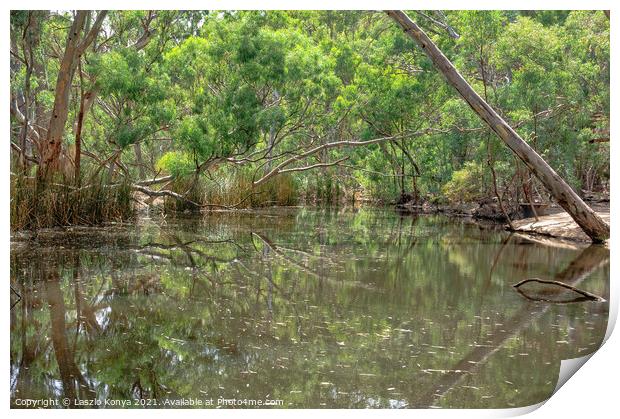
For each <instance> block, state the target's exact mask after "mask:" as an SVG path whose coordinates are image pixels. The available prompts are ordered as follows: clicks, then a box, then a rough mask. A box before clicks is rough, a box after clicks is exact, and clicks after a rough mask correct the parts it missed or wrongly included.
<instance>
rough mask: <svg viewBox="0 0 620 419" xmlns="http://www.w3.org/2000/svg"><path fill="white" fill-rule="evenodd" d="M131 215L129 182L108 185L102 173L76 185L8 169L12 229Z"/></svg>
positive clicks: (102, 221) (84, 223) (128, 216)
mask: <svg viewBox="0 0 620 419" xmlns="http://www.w3.org/2000/svg"><path fill="white" fill-rule="evenodd" d="M132 217H133V205H132V191H131V187H130V185H128V184H124V183H121V184H114V185H111V184H109V183H107V182H106V181H105V177H104V176H103V175H99V176H96V177H95V178H94V179H92V178H91V180H90V182H89V184H88V185H85V186H83V187H80V188H77V187H75V186H73V181H72V180H71V179H68V178H63V177H59V178H57V179H54V180H51V181H40V180H38V179H37V178H36V177H33V176H27V175H25V174H22V173H19V172H18V173H11V230H13V231H15V230H36V229H40V228H49V227H65V226H72V225H97V224H101V223H104V222H110V221H124V220H128V219H130V218H132Z"/></svg>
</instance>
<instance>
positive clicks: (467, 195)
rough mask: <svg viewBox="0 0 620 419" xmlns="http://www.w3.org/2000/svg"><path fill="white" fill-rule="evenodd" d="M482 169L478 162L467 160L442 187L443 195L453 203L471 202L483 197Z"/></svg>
mask: <svg viewBox="0 0 620 419" xmlns="http://www.w3.org/2000/svg"><path fill="white" fill-rule="evenodd" d="M483 176H484V169H483V167H482V166H481V165H480V164H477V163H475V162H471V161H469V162H467V163H465V165H464V166H463V168H462V169H459V170H456V171H454V172H453V173H452V179H450V181H448V182H447V183H446V184H445V185H444V186H443V187H442V188H441V191H442V193H443V195H444V196H445V197H446V199H448V201H450V202H453V203H461V202H472V201H476V200H477V199H479V198H481V197H483V188H484V185H483Z"/></svg>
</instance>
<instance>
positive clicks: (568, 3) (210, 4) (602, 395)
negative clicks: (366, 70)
mask: <svg viewBox="0 0 620 419" xmlns="http://www.w3.org/2000/svg"><path fill="white" fill-rule="evenodd" d="M617 4H619V3H618V2H613V1H611V0H608V1H604V0H589V1H587V2H583V1H576V0H547V1H544V2H542V1H540V0H537V1H533V0H515V1H512V2H501V1H497V0H493V1H491V0H476V1H468V2H463V1H454V0H426V1H408V2H404V1H392V0H383V1H381V2H379V1H376V0H374V1H368V0H357V1H337V0H331V1H324V0H320V1H308V0H297V1H295V2H290V1H284V0H264V1H261V2H251V1H242V0H227V1H224V0H212V1H204V2H203V1H188V0H176V1H174V2H165V1H161V0H151V1H144V0H135V1H131V2H128V1H127V0H122V1H119V0H108V1H102V0H90V1H84V0H82V1H78V0H70V1H69V0H64V1H63V0H61V1H54V2H49V1H48V2H46V1H35V0H22V1H19V2H14V3H13V4H11V5H9V4H7V3H6V2H5V3H4V4H3V6H4V13H3V16H2V17H3V19H2V20H1V25H2V28H3V33H2V34H3V36H2V37H0V45H1V48H0V51H4V53H5V54H6V55H5V57H8V51H9V10H10V9H11V8H13V9H73V8H77V9H80V8H81V9H197V8H205V9H314V10H316V9H345V10H376V9H408V10H411V9H429V8H431V9H444V10H460V9H487V10H488V9H520V10H524V9H529V10H536V9H538V10H540V9H565V10H567V9H592V10H603V9H608V10H611V27H612V32H611V33H612V35H611V43H612V48H611V51H612V57H611V69H612V75H611V76H612V78H611V92H612V94H611V109H612V111H611V119H612V121H611V135H612V137H614V138H616V136H615V134H617V133H618V128H617V127H618V122H619V116H618V115H619V113H618V111H617V108H618V95H619V90H618V88H619V87H620V86H619V84H618V77H617V74H616V73H617V72H616V73H615V72H614V70H615V69H617V68H618V45H617V44H618V42H617V40H615V39H614V37H617V33H618V30H617V29H616V28H617V27H618V24H619V22H620V18H619V17H618V14H620V6H616V5H617ZM5 59H6V58H5ZM1 71H2V75H3V82H2V83H0V89H1V92H2V97H3V99H4V100H3V102H2V104H3V107H4V109H5V111H4V113H3V115H4V118H2V122H1V124H2V128H1V130H2V131H0V132H4V133H8V130H9V118H8V114H9V101H8V97H9V80H10V76H9V66H8V65H6V62H5V65H4V66H2V70H1ZM4 138H5V140H4V144H5V145H4V147H5V149H4V150H5V151H4V152H2V153H0V167H1V168H2V174H1V175H0V179H1V180H0V190H1V193H2V195H1V196H3V197H4V198H5V200H3V202H4V204H3V205H0V214H1V215H0V216H1V219H2V224H1V227H0V234H1V235H2V238H3V239H4V240H3V241H2V247H3V248H2V250H1V251H0V258H1V259H0V266H2V267H3V269H4V276H5V278H7V279H8V277H9V245H10V236H9V205H8V202H9V171H8V168H9V145H8V136H5V137H4ZM618 141H620V140H618ZM618 150H619V148H618V146H617V145H616V142H615V141H612V142H611V195H612V196H614V197H615V196H617V195H618V188H617V186H616V185H617V183H616V182H617V181H618V176H617V172H618V170H617V164H618V152H619V151H618ZM616 212H617V211H616V206H615V204H614V203H613V201H612V204H611V218H612V223H611V231H612V233H611V236H612V238H615V237H618V234H619V233H618V231H617V230H618V228H616V223H615V218H616V217H615V216H616ZM617 254H618V251H617V250H616V248H615V247H614V246H613V245H612V246H611V261H612V263H611V270H610V272H611V281H612V284H611V297H610V301H611V306H610V325H609V328H608V333H607V337H609V334H610V332H611V330H612V329H613V325H614V324H615V322H616V318H617V313H618V297H619V293H618V286H617V283H618V280H617V278H616V274H617V273H618V270H617V268H616V263H614V262H613V261H614V260H615V256H617ZM5 286H6V285H5ZM3 301H4V303H3V308H2V311H1V312H2V313H3V315H2V317H1V320H0V330H2V331H3V332H4V336H5V339H4V345H3V346H2V359H4V362H5V364H4V365H5V368H6V370H5V371H7V373H6V374H5V375H4V378H3V379H0V398H1V400H2V404H3V406H4V409H6V410H9V405H10V391H9V380H8V377H9V374H8V368H9V362H8V359H9V338H8V336H9V327H10V326H9V315H8V313H9V305H10V302H9V292H8V287H7V289H6V291H5V294H4V300H3ZM619 354H620V338H618V333H616V334H613V335H611V337H609V340H608V341H607V342H606V343H605V344H604V345H603V347H602V348H601V349H600V350H599V351H598V352H597V353H595V354H594V356H593V357H592V359H590V360H589V361H588V362H587V366H586V367H585V368H582V369H581V370H579V371H578V372H577V373H576V376H575V378H572V379H570V380H568V382H567V383H566V384H565V385H564V386H563V387H562V388H561V389H560V390H559V391H558V392H557V393H556V394H555V395H554V396H553V397H552V398H551V399H550V400H549V401H547V402H546V403H544V404H543V406H542V407H541V408H540V409H537V410H535V411H534V412H533V413H531V414H530V416H531V417H533V418H543V417H549V416H550V415H553V416H554V417H562V418H572V417H579V418H582V419H583V418H587V417H597V416H598V417H610V416H611V412H614V413H616V407H617V406H618V401H617V400H618V394H617V388H616V385H617V382H616V377H617V374H618V371H619V368H618V365H619V364H620V361H619V359H618V358H619V357H620V355H619ZM537 407H538V406H537ZM534 408H535V407H532V408H530V409H527V408H526V409H507V410H473V409H470V410H401V411H392V410H380V411H363V410H362V411H360V410H320V411H318V410H244V411H241V412H240V411H236V410H218V411H213V410H209V411H204V410H195V411H190V410H165V411H134V410H132V411H129V410H116V411H114V412H110V411H95V410H90V411H89V412H88V415H93V416H100V415H106V416H109V415H110V414H113V415H115V416H116V415H120V416H126V417H128V416H129V415H131V417H145V418H146V417H149V418H152V417H153V416H160V415H165V416H166V417H177V416H178V417H180V416H184V417H187V416H192V417H201V418H204V417H205V415H209V416H211V415H216V416H218V417H222V418H226V417H233V416H234V417H236V416H238V415H239V413H241V414H243V415H248V416H252V417H257V416H258V417H263V416H264V417H269V418H270V419H273V418H275V417H285V416H289V415H291V414H294V415H295V416H296V417H300V418H312V419H315V416H316V415H317V414H320V415H329V416H331V415H343V414H349V415H355V416H356V417H362V418H363V417H366V416H373V417H374V416H376V415H377V414H380V415H381V416H382V417H396V416H398V417H403V416H405V415H406V416H408V417H411V416H416V417H442V418H443V417H450V418H454V417H459V418H461V417H464V418H484V417H503V416H515V415H519V414H523V413H527V411H531V410H532V409H534ZM9 413H10V414H11V415H13V416H18V417H23V416H24V415H25V416H26V417H28V416H30V415H32V414H37V413H36V412H33V411H19V410H11V411H10V412H9ZM83 413H84V412H81V411H77V410H72V411H65V410H63V411H52V410H46V411H45V415H46V416H47V415H49V416H52V417H57V416H58V417H60V416H63V417H66V416H74V415H80V416H81V415H83Z"/></svg>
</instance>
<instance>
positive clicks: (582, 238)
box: [396, 201, 611, 243]
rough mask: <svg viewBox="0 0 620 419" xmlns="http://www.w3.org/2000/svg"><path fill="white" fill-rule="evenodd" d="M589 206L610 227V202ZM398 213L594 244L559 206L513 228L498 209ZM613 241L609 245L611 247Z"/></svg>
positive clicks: (469, 206) (404, 207)
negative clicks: (467, 221)
mask: <svg viewBox="0 0 620 419" xmlns="http://www.w3.org/2000/svg"><path fill="white" fill-rule="evenodd" d="M588 205H589V206H590V207H591V208H592V209H593V210H594V211H596V213H597V214H599V215H600V216H601V218H602V219H603V220H604V221H605V222H607V223H609V222H610V218H611V217H610V211H609V201H593V202H588ZM396 208H397V210H399V211H403V212H407V213H417V214H444V215H447V216H453V217H471V218H474V219H476V220H481V221H482V220H484V221H486V222H493V223H497V224H500V225H503V226H504V228H505V229H506V230H509V231H514V232H516V233H520V234H525V235H535V236H546V237H553V238H555V239H560V240H564V241H569V242H573V243H575V242H579V243H590V242H591V240H590V238H589V237H588V236H587V235H586V234H585V233H584V232H583V230H582V229H581V228H580V227H579V226H578V225H577V223H575V221H574V220H573V219H572V217H571V216H570V215H569V214H568V213H567V212H566V211H564V210H563V209H562V208H561V207H560V206H559V205H557V204H552V205H549V207H548V208H545V214H544V215H539V216H538V217H526V218H520V219H515V218H513V219H512V228H511V227H510V225H509V224H508V223H507V222H506V219H505V217H504V216H503V214H502V213H501V212H500V210H499V208H498V207H497V205H494V204H492V203H491V204H488V203H485V204H478V203H461V204H458V205H432V204H428V203H424V204H422V205H411V204H410V203H408V204H401V205H397V207H396ZM608 242H609V241H607V243H608Z"/></svg>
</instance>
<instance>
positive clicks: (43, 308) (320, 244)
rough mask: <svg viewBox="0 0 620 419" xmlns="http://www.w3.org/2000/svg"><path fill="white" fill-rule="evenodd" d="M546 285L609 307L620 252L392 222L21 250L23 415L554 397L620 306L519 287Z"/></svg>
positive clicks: (283, 215) (305, 217)
mask: <svg viewBox="0 0 620 419" xmlns="http://www.w3.org/2000/svg"><path fill="white" fill-rule="evenodd" d="M530 277H537V278H542V279H556V280H559V281H562V282H565V283H569V284H572V285H575V286H578V287H579V288H581V289H584V290H587V291H589V292H592V293H595V294H598V295H601V296H603V297H605V298H607V297H608V294H609V251H608V250H607V249H606V248H603V247H594V246H593V247H589V248H585V249H577V248H571V247H570V246H548V245H542V244H537V243H536V242H533V241H530V240H527V239H523V238H518V237H516V236H514V235H512V236H511V235H510V234H508V233H506V232H504V231H501V230H498V229H492V228H488V227H481V226H478V225H476V224H474V223H471V222H468V221H466V220H459V219H456V220H455V219H449V218H445V217H441V216H411V215H404V216H401V215H399V214H397V213H395V212H393V211H389V210H377V209H359V210H309V209H272V210H264V211H258V212H248V213H233V214H215V215H209V216H200V217H192V218H175V219H170V218H167V219H162V218H153V219H148V218H146V219H140V220H138V221H137V222H136V223H135V224H131V225H123V226H121V225H114V226H109V227H106V228H75V229H71V230H68V231H55V232H54V231H52V232H46V233H44V234H39V236H38V237H37V238H36V240H32V239H31V240H23V239H18V238H14V239H13V241H12V246H11V286H12V288H13V289H14V290H15V293H12V297H11V298H12V303H13V304H14V307H13V308H12V309H11V343H10V344H11V377H10V380H11V384H10V385H11V401H12V405H13V406H15V407H18V404H20V403H23V400H25V399H35V400H50V399H51V400H54V401H55V402H56V404H57V405H58V407H62V406H63V405H64V404H68V405H69V406H76V404H79V403H80V402H79V401H89V400H90V401H92V400H95V401H96V404H99V405H101V407H105V404H104V402H105V401H108V402H115V403H116V402H118V401H120V400H130V401H133V402H134V403H135V404H137V405H138V406H140V404H141V405H142V406H147V407H165V406H162V403H164V402H167V403H170V402H175V401H176V402H180V401H183V400H186V401H187V400H189V399H192V400H194V399H200V400H203V401H205V402H204V403H206V404H207V405H208V403H209V400H211V403H212V405H213V406H214V407H218V405H219V406H220V407H231V405H226V404H225V402H222V400H223V399H227V400H231V399H236V400H247V401H248V402H249V403H255V404H257V403H267V404H273V405H277V406H282V407H307V408H308V407H309V408H321V407H332V408H339V407H355V408H360V407H392V408H401V407H410V408H412V407H428V406H433V407H451V408H485V407H517V406H524V405H529V404H533V403H537V402H539V401H542V400H544V399H546V398H547V397H549V395H550V394H551V392H552V391H553V389H554V387H555V385H556V381H557V377H558V371H559V365H560V361H561V360H562V359H565V358H574V357H578V356H583V355H586V354H588V353H590V352H592V351H594V350H596V349H597V348H598V347H599V345H600V344H601V342H602V339H603V336H604V334H605V329H606V326H607V317H608V303H607V302H590V301H588V302H573V303H566V301H565V300H566V298H560V299H559V300H558V301H561V302H563V303H549V302H544V301H535V300H532V299H528V298H525V297H524V296H523V295H520V294H519V293H518V292H516V291H515V289H513V288H512V286H511V285H512V284H514V283H516V282H518V281H520V280H522V279H525V278H530ZM569 293H570V291H569ZM565 294H566V293H565ZM17 295H19V296H20V297H21V299H19V298H18V297H17ZM67 400H70V403H67V402H66V401H67ZM140 401H142V402H141V403H140ZM223 403H224V404H223ZM52 406H54V404H52ZM168 406H170V405H168ZM251 406H252V404H250V405H249V406H248V405H239V406H236V407H251Z"/></svg>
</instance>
